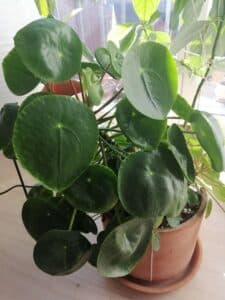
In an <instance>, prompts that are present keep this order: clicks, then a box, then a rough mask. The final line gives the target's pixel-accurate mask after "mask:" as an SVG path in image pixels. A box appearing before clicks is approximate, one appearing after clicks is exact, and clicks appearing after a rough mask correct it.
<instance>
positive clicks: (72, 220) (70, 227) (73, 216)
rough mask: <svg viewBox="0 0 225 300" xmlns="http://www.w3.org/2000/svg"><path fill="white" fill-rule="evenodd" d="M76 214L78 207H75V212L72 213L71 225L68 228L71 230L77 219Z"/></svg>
mask: <svg viewBox="0 0 225 300" xmlns="http://www.w3.org/2000/svg"><path fill="white" fill-rule="evenodd" d="M76 214H77V209H76V208H74V210H73V214H72V217H71V220H70V225H69V228H68V230H69V231H71V230H72V228H73V223H74V221H75V217H76Z"/></svg>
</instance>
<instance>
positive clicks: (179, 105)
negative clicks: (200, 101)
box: [172, 95, 194, 122]
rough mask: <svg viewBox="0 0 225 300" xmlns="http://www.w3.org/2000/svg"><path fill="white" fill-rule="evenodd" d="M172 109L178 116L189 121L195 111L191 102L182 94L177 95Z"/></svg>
mask: <svg viewBox="0 0 225 300" xmlns="http://www.w3.org/2000/svg"><path fill="white" fill-rule="evenodd" d="M172 109H173V111H174V112H175V113H176V114H177V115H178V116H180V117H181V118H182V119H184V120H185V121H187V122H189V121H190V119H191V115H192V113H193V112H194V110H193V108H192V107H191V106H190V104H189V103H188V102H187V101H186V100H185V99H184V98H183V97H182V96H180V95H177V98H176V100H175V102H174V104H173V108H172Z"/></svg>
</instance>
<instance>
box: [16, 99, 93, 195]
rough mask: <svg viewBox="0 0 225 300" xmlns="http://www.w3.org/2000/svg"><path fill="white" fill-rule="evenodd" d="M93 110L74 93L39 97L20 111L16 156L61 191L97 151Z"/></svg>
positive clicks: (50, 186)
mask: <svg viewBox="0 0 225 300" xmlns="http://www.w3.org/2000/svg"><path fill="white" fill-rule="evenodd" d="M97 139H98V132H97V125H96V120H95V117H94V114H93V112H91V110H90V109H88V108H87V107H86V106H85V105H84V104H82V103H80V102H78V101H76V100H74V99H73V98H71V97H67V96H59V95H49V96H48V95H46V96H41V97H36V99H35V100H34V101H33V102H32V103H30V104H29V105H27V106H26V107H25V108H24V109H23V110H22V111H21V112H20V113H19V115H18V117H17V120H16V123H15V127H14V134H13V145H14V150H15V152H16V156H17V158H18V159H19V161H20V162H21V164H22V165H23V167H24V168H25V169H27V170H28V171H29V172H30V173H31V174H32V175H33V176H34V177H36V178H37V179H38V180H39V181H40V182H42V183H43V184H44V185H45V186H47V187H49V188H50V189H52V190H55V191H62V190H64V189H65V188H67V187H68V186H70V185H71V184H72V182H73V181H74V180H75V179H76V178H77V177H78V176H79V175H80V174H81V173H82V172H83V171H84V170H85V169H86V168H87V167H88V165H89V164H90V162H91V160H92V158H93V155H94V153H95V151H96V146H97Z"/></svg>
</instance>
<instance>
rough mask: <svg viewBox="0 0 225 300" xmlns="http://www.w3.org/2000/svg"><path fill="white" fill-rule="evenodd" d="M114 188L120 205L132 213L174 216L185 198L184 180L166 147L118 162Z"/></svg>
mask: <svg viewBox="0 0 225 300" xmlns="http://www.w3.org/2000/svg"><path fill="white" fill-rule="evenodd" d="M118 192H119V198H120V201H121V203H122V205H123V207H124V209H125V210H126V211H127V212H129V213H130V214H131V215H133V216H138V217H142V218H151V217H158V216H176V215H178V214H179V213H180V211H181V210H182V209H183V207H184V206H185V204H186V202H187V184H186V181H185V179H184V177H183V174H182V172H181V170H180V167H179V166H178V164H177V162H176V160H175V158H174V157H173V155H172V153H171V152H170V151H169V150H167V149H164V148H162V149H160V150H153V151H152V152H137V153H135V154H132V155H130V156H129V157H128V158H127V159H126V160H124V161H123V162H122V164H121V166H120V170H119V174H118Z"/></svg>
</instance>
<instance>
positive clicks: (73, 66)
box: [14, 18, 82, 82]
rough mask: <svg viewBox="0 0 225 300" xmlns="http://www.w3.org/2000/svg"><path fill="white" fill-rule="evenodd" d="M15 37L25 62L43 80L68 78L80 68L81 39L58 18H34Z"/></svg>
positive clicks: (57, 80) (16, 44)
mask: <svg viewBox="0 0 225 300" xmlns="http://www.w3.org/2000/svg"><path fill="white" fill-rule="evenodd" d="M14 41H15V46H16V51H17V53H18V54H19V56H20V58H21V59H22V61H23V63H24V65H25V66H26V67H27V68H28V70H30V71H31V72H32V73H33V74H34V75H35V76H37V77H38V78H40V79H41V80H42V81H46V82H60V81H64V80H68V79H70V78H71V77H72V76H73V75H74V74H76V73H77V72H78V71H79V70H80V64H81V55H82V45H81V42H80V40H79V37H78V36H77V34H76V33H75V32H74V31H73V29H72V28H71V27H69V26H68V25H66V24H64V23H63V22H61V21H58V20H55V19H53V18H45V19H40V20H37V21H34V22H32V23H30V24H28V25H27V26H25V27H24V28H22V29H21V30H20V31H18V32H17V34H16V36H15V38H14Z"/></svg>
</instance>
